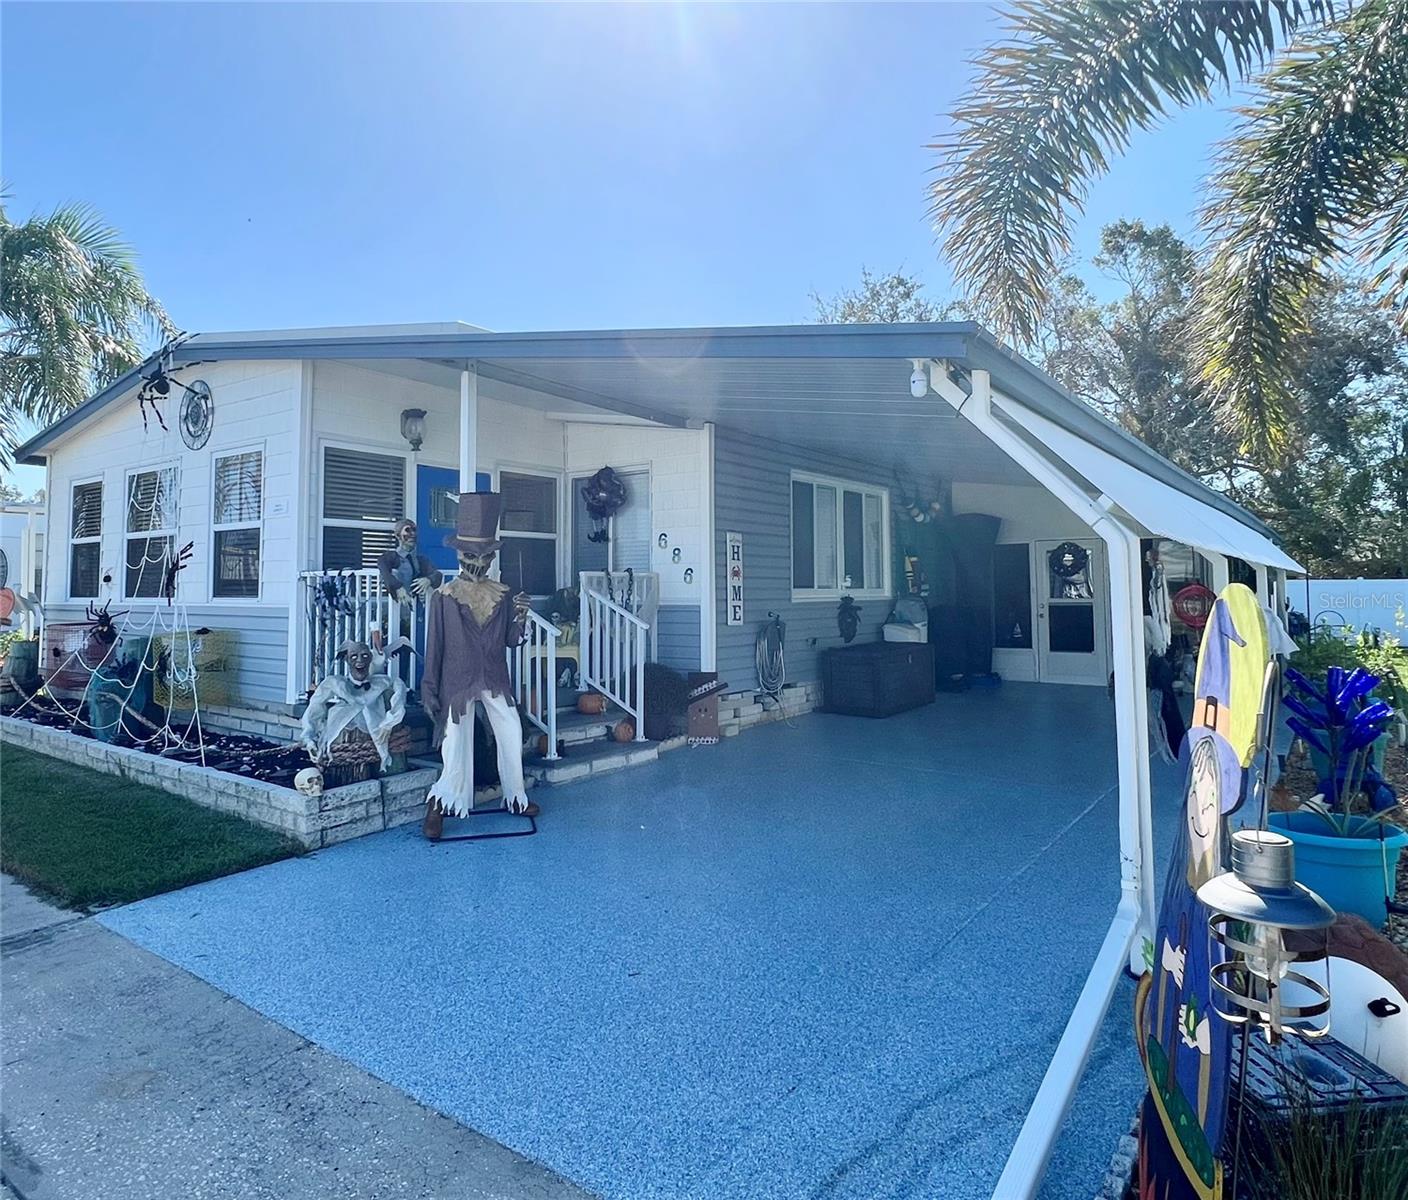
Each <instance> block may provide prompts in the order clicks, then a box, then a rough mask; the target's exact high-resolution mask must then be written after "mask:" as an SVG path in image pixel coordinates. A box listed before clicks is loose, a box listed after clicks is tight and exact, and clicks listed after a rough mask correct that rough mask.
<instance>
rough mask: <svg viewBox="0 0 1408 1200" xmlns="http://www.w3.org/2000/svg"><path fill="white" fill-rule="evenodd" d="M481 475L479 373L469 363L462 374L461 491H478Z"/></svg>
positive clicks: (473, 365) (472, 364)
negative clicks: (478, 477)
mask: <svg viewBox="0 0 1408 1200" xmlns="http://www.w3.org/2000/svg"><path fill="white" fill-rule="evenodd" d="M478 473H479V371H478V368H477V367H476V366H475V364H474V363H468V364H466V366H465V369H464V370H463V371H461V372H460V491H461V492H462V493H464V492H474V491H477V490H478V487H477V485H476V483H475V476H476V475H478Z"/></svg>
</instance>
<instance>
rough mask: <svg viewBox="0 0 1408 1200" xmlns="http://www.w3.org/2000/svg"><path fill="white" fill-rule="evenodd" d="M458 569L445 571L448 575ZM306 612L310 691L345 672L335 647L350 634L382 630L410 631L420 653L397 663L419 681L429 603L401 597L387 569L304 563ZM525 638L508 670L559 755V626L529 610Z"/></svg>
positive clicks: (358, 637)
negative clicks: (309, 567) (388, 581)
mask: <svg viewBox="0 0 1408 1200" xmlns="http://www.w3.org/2000/svg"><path fill="white" fill-rule="evenodd" d="M454 574H455V572H453V571H447V572H446V575H447V576H451V575H454ZM299 581H300V583H301V584H302V586H303V599H304V610H305V613H306V617H305V629H304V640H305V649H304V667H305V671H304V674H305V676H306V687H307V691H308V692H309V693H311V692H312V690H313V689H314V688H315V687H317V686H318V684H319V683H320V682H322V680H323V679H325V678H326V677H327V676H329V675H335V674H339V673H341V671H342V669H343V668H342V664H341V663H340V662H338V660H337V648H338V647H339V646H340V645H342V643H343V642H345V641H347V640H348V639H349V638H350V639H351V640H353V641H358V642H366V643H368V644H369V645H370V644H371V641H372V633H373V631H374V630H380V631H381V633H382V636H383V638H384V639H385V641H386V642H393V641H395V640H396V638H398V637H405V638H407V639H408V640H409V641H410V644H411V646H412V647H413V648H414V650H415V653H414V654H400V655H398V656H397V658H396V659H395V660H394V666H393V669H394V670H395V671H396V672H397V673H398V674H399V675H400V677H401V679H402V680H403V681H404V682H405V684H406V686H407V687H408V688H410V689H411V690H412V691H415V690H416V689H418V688H419V686H420V677H421V663H422V660H421V656H422V655H423V654H424V653H425V607H424V605H421V604H402V603H400V602H399V601H397V600H394V599H393V598H392V597H391V595H390V594H389V593H388V592H387V591H386V589H385V588H384V587H383V586H382V582H381V572H379V571H377V570H375V569H363V570H357V571H304V572H303V573H302V574H301V575H300V576H299ZM524 633H525V636H524V639H523V641H522V642H521V643H520V644H519V645H518V646H515V647H511V648H509V649H508V650H507V651H506V653H507V655H508V673H509V680H510V682H511V683H512V685H513V690H514V695H515V698H516V699H517V701H518V708H519V713H520V714H521V715H522V716H523V717H525V718H526V719H527V720H528V721H529V722H530V723H531V724H533V725H534V726H536V727H537V728H538V729H540V730H541V731H542V732H543V733H545V734H547V739H548V753H547V757H548V758H556V757H557V674H558V666H557V640H558V638H559V636H560V631H559V629H558V628H557V626H556V625H554V624H553V623H552V622H551V621H548V620H546V619H545V618H543V617H541V616H539V615H538V614H537V613H535V612H532V611H530V612H529V613H528V619H527V621H526V622H525V628H524Z"/></svg>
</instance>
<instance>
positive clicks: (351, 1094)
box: [0, 878, 588, 1200]
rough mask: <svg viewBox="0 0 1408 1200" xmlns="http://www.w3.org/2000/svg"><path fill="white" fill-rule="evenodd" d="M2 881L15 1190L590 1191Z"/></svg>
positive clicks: (215, 1198)
mask: <svg viewBox="0 0 1408 1200" xmlns="http://www.w3.org/2000/svg"><path fill="white" fill-rule="evenodd" d="M0 886H2V889H3V890H0V935H3V938H2V940H0V1029H3V1046H0V1050H3V1062H4V1067H3V1081H0V1082H3V1093H0V1118H3V1134H2V1135H0V1167H2V1168H3V1177H4V1185H6V1186H8V1188H10V1189H13V1192H14V1193H15V1194H16V1196H17V1197H18V1198H19V1200H50V1198H53V1200H90V1198H91V1200H99V1198H101V1200H168V1198H169V1197H174V1196H181V1197H187V1198H190V1200H195V1198H200V1200H224V1198H226V1197H228V1198H230V1200H235V1198H236V1197H238V1198H239V1200H266V1198H267V1200H293V1198H298V1200H322V1198H324V1197H326V1198H329V1200H331V1198H333V1197H336V1198H338V1200H356V1198H359V1197H368V1198H371V1197H376V1198H378V1200H381V1198H387V1200H390V1198H395V1200H401V1198H407V1200H410V1198H416V1197H425V1198H427V1200H429V1198H432V1197H433V1198H434V1200H460V1198H464V1200H471V1198H472V1200H586V1198H587V1195H588V1194H587V1193H586V1192H583V1191H582V1190H580V1189H579V1188H577V1187H574V1186H573V1185H572V1184H570V1183H567V1182H566V1181H564V1180H563V1179H561V1178H560V1177H558V1176H557V1175H555V1174H553V1173H552V1172H550V1171H548V1170H547V1169H545V1168H543V1167H541V1166H539V1165H537V1164H536V1163H533V1162H531V1161H530V1160H528V1159H526V1158H523V1157H521V1156H520V1155H518V1154H515V1153H514V1152H512V1151H511V1150H508V1149H506V1148H504V1147H503V1146H501V1145H499V1144H498V1143H496V1142H493V1141H491V1140H489V1139H488V1138H485V1137H483V1136H481V1135H479V1134H477V1133H475V1132H474V1131H473V1130H470V1129H467V1128H465V1127H464V1126H463V1125H460V1124H458V1123H457V1122H455V1121H452V1120H450V1119H449V1118H447V1117H444V1116H441V1115H440V1114H439V1113H436V1112H434V1111H433V1110H431V1109H429V1108H426V1107H424V1106H423V1105H420V1104H417V1103H416V1102H415V1101H413V1100H412V1099H410V1098H409V1097H408V1096H406V1095H405V1094H404V1093H403V1092H400V1091H398V1090H397V1089H396V1088H394V1087H391V1086H390V1085H389V1084H386V1083H383V1082H381V1081H380V1080H378V1079H375V1078H374V1077H373V1076H371V1075H369V1074H367V1073H366V1072H365V1071H363V1070H361V1069H359V1068H357V1067H355V1066H352V1065H351V1064H350V1063H347V1062H344V1061H342V1060H341V1059H338V1058H336V1057H335V1056H333V1055H332V1054H329V1053H328V1052H326V1051H324V1050H320V1049H319V1048H318V1047H317V1046H314V1045H313V1044H312V1043H310V1042H308V1041H305V1040H304V1039H303V1038H301V1037H298V1036H296V1035H295V1034H293V1033H290V1032H289V1031H288V1030H286V1029H284V1028H283V1027H282V1026H279V1025H276V1024H274V1023H273V1022H272V1021H269V1020H268V1019H266V1018H264V1017H261V1016H260V1015H259V1014H257V1013H255V1012H253V1011H252V1010H251V1009H249V1008H246V1007H245V1006H244V1005H243V1004H240V1003H239V1002H238V1001H236V1000H233V999H231V998H230V997H229V996H226V995H225V994H224V993H223V992H220V991H217V990H216V989H215V988H213V987H211V986H210V985H208V984H206V983H203V982H201V981H200V980H198V979H196V978H195V977H194V976H192V975H189V974H187V973H186V972H185V971H183V970H181V969H180V968H178V967H174V966H172V965H171V964H170V963H168V962H166V961H165V960H163V959H160V958H158V957H156V956H155V955H153V954H150V953H148V952H147V951H145V950H141V949H138V948H137V947H136V946H134V945H132V943H130V942H128V941H126V940H125V939H124V938H122V937H119V936H118V935H117V934H114V933H111V932H109V931H108V930H106V929H104V928H102V927H101V926H100V925H98V924H97V923H96V922H94V921H91V920H88V919H86V918H82V917H78V916H76V915H75V914H73V913H69V912H64V911H62V910H59V909H55V908H52V907H51V906H49V905H47V904H44V903H43V902H42V901H39V900H36V899H35V898H34V897H32V896H30V895H28V893H26V892H25V891H24V889H23V888H22V887H20V885H18V884H16V883H15V882H14V881H13V880H10V879H8V878H5V879H4V880H3V885H0ZM0 1195H6V1196H7V1197H8V1194H7V1193H5V1192H4V1191H3V1189H0Z"/></svg>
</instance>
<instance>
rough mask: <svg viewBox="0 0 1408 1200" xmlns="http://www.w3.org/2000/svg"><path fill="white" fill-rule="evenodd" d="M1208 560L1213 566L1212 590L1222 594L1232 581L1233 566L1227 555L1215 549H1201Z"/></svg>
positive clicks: (1201, 552)
mask: <svg viewBox="0 0 1408 1200" xmlns="http://www.w3.org/2000/svg"><path fill="white" fill-rule="evenodd" d="M1199 553H1200V554H1202V555H1203V557H1204V558H1206V559H1207V560H1208V565H1209V566H1210V567H1211V568H1212V590H1213V592H1214V593H1215V594H1217V595H1219V596H1220V595H1222V589H1223V588H1225V587H1226V586H1227V585H1228V584H1229V583H1231V582H1232V568H1231V566H1230V564H1229V563H1228V561H1227V555H1225V554H1219V553H1217V551H1215V550H1202V551H1199Z"/></svg>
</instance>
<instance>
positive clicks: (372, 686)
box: [298, 641, 406, 771]
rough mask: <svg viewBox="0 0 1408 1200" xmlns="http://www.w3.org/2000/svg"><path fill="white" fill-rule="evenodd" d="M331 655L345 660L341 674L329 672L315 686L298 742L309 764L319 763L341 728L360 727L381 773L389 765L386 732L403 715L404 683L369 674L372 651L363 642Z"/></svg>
mask: <svg viewBox="0 0 1408 1200" xmlns="http://www.w3.org/2000/svg"><path fill="white" fill-rule="evenodd" d="M337 657H338V659H339V660H340V661H342V662H345V663H346V664H347V674H346V675H329V676H328V677H327V678H326V679H324V680H323V682H322V683H320V684H318V687H317V690H316V691H315V692H314V693H313V696H312V698H311V699H310V700H309V701H308V707H307V708H306V709H305V710H304V712H303V723H302V728H301V731H300V736H299V739H298V740H299V744H300V745H301V746H302V747H303V748H304V749H305V750H307V751H308V753H309V754H311V755H312V756H313V761H314V762H317V763H324V762H326V761H327V759H328V754H329V752H330V751H331V750H332V744H333V743H334V742H335V741H337V739H338V738H339V737H340V736H341V735H342V733H343V731H344V730H347V729H349V728H356V729H362V730H365V731H366V734H367V736H368V737H370V738H371V739H372V745H374V746H375V747H376V752H377V755H378V756H379V757H380V759H381V769H382V770H383V771H384V770H386V769H387V768H388V767H390V766H391V745H390V743H391V733H392V731H393V730H394V729H395V728H396V726H398V725H399V724H400V723H401V721H402V720H403V719H404V718H405V715H406V685H405V684H404V683H402V682H401V680H400V679H398V678H396V677H395V676H392V675H381V674H373V673H372V663H373V659H374V655H373V653H372V648H371V647H370V646H368V645H367V644H366V643H365V642H354V641H346V642H343V643H342V645H341V646H339V647H338V648H337Z"/></svg>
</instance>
